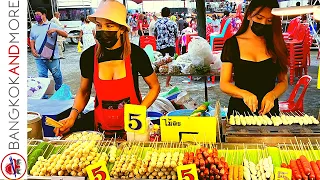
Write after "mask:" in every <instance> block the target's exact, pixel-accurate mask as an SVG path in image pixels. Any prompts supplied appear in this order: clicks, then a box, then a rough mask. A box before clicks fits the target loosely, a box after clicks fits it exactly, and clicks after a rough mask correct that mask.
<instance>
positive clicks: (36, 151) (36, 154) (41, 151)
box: [28, 149, 44, 159]
mask: <svg viewBox="0 0 320 180" xmlns="http://www.w3.org/2000/svg"><path fill="white" fill-rule="evenodd" d="M43 153H44V151H43V150H42V149H36V150H34V151H33V152H32V153H31V154H30V155H29V157H28V159H29V158H32V157H35V158H37V159H38V157H39V156H42V155H43Z"/></svg>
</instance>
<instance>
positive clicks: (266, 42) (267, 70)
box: [220, 0, 288, 116]
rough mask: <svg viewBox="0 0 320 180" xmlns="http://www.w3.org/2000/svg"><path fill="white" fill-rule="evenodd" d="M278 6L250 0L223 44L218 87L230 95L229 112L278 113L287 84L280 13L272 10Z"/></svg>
mask: <svg viewBox="0 0 320 180" xmlns="http://www.w3.org/2000/svg"><path fill="white" fill-rule="evenodd" d="M278 7H279V4H278V1H277V0H263V1H262V0H252V1H251V3H250V4H249V7H248V8H247V11H246V12H245V17H244V20H243V22H242V25H241V27H240V29H239V31H238V32H237V33H236V34H235V35H234V36H233V37H231V38H229V39H228V40H227V41H226V42H225V44H224V47H223V51H222V54H221V61H222V68H221V77H220V78H221V79H220V88H221V90H222V91H223V92H224V93H226V94H228V95H230V96H231V98H230V101H229V107H228V116H230V115H231V114H236V113H240V114H243V115H245V114H247V115H249V114H248V113H250V114H252V113H255V114H260V115H265V114H267V115H270V114H272V115H275V114H279V103H278V97H279V96H281V95H282V94H283V93H284V92H285V91H286V89H287V87H288V77H287V65H288V52H287V48H286V45H285V42H284V40H283V37H282V29H281V20H280V17H276V16H273V15H272V14H271V10H272V8H278ZM232 73H234V77H233V78H232ZM232 79H233V80H234V84H233V83H232ZM269 112H270V113H269Z"/></svg>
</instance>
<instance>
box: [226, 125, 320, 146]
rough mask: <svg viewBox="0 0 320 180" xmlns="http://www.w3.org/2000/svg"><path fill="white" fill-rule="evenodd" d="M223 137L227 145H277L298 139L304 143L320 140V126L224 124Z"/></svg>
mask: <svg viewBox="0 0 320 180" xmlns="http://www.w3.org/2000/svg"><path fill="white" fill-rule="evenodd" d="M222 132H223V137H224V139H225V142H227V143H265V144H270V145H276V144H278V143H290V140H291V141H294V140H295V137H297V139H298V140H301V141H302V142H308V139H310V140H311V141H312V142H315V140H320V126H319V125H304V126H300V125H296V124H294V125H280V126H230V125H229V124H228V123H227V122H226V121H224V122H223V128H222Z"/></svg>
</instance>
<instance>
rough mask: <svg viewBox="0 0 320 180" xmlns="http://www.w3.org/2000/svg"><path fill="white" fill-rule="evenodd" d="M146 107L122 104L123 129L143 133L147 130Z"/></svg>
mask: <svg viewBox="0 0 320 180" xmlns="http://www.w3.org/2000/svg"><path fill="white" fill-rule="evenodd" d="M146 116H147V108H146V107H145V106H140V105H133V104H126V105H124V130H126V131H127V132H134V133H139V134H143V133H145V132H146V130H147V128H148V127H147V120H146V118H147V117H146Z"/></svg>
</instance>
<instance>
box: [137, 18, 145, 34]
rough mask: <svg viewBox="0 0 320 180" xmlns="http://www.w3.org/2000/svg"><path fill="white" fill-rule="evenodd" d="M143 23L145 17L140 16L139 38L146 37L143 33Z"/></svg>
mask: <svg viewBox="0 0 320 180" xmlns="http://www.w3.org/2000/svg"><path fill="white" fill-rule="evenodd" d="M143 21H144V15H143V14H140V15H139V19H138V28H139V29H138V34H139V36H144V31H143Z"/></svg>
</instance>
